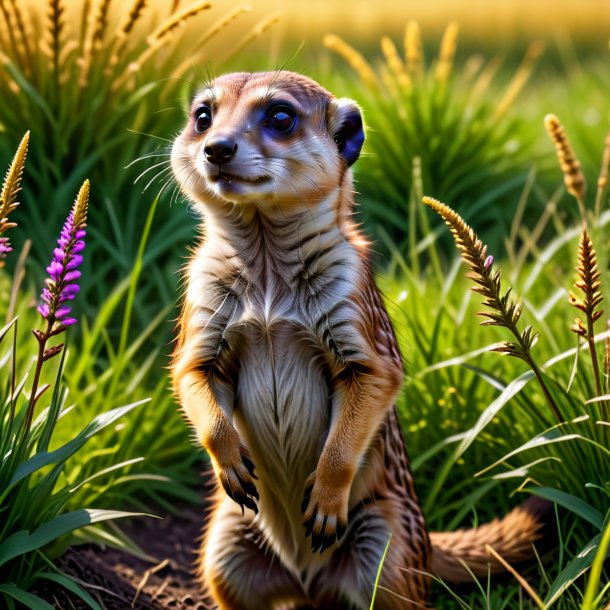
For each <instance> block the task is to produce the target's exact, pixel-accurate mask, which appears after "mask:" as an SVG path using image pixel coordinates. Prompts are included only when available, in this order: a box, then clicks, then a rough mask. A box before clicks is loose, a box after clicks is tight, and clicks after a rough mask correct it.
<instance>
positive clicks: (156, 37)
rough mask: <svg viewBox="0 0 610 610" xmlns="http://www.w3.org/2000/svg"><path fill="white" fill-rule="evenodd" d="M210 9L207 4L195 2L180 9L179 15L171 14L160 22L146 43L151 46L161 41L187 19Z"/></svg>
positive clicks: (210, 6) (209, 5)
mask: <svg viewBox="0 0 610 610" xmlns="http://www.w3.org/2000/svg"><path fill="white" fill-rule="evenodd" d="M210 8H212V5H211V4H210V3H209V2H196V3H195V4H191V5H190V6H187V7H186V8H184V9H182V10H181V11H180V12H179V13H172V14H171V16H170V17H168V18H167V19H165V20H164V21H162V22H161V23H160V24H159V26H158V27H157V29H155V31H154V32H153V33H152V34H151V35H150V36H149V37H148V39H147V40H148V43H149V44H150V45H153V44H154V43H155V42H158V41H160V40H162V39H163V38H165V37H166V36H167V35H168V34H169V33H170V32H172V31H174V30H175V29H176V28H177V27H178V26H180V25H182V24H183V23H185V22H186V21H187V20H188V19H190V18H191V17H194V16H195V15H198V14H199V13H201V12H202V11H205V10H208V9H210Z"/></svg>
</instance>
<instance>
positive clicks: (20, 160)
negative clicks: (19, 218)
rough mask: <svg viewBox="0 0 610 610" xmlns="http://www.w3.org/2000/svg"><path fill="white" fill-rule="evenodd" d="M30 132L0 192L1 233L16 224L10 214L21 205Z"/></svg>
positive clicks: (11, 165)
mask: <svg viewBox="0 0 610 610" xmlns="http://www.w3.org/2000/svg"><path fill="white" fill-rule="evenodd" d="M29 141H30V132H29V131H28V132H26V134H25V135H24V136H23V139H22V140H21V143H20V144H19V147H18V148H17V152H16V153H15V156H14V157H13V160H12V161H11V164H10V166H9V168H8V171H7V172H6V176H5V177H4V183H3V184H2V192H1V193H0V233H3V232H4V231H6V230H7V229H10V228H11V227H14V226H15V224H14V223H11V222H9V221H8V218H7V217H8V215H9V214H10V213H11V212H12V211H13V210H14V209H15V208H16V207H17V206H18V205H19V202H18V201H17V194H18V193H19V191H20V190H21V178H22V176H23V168H24V166H25V159H26V157H27V154H28V142H29Z"/></svg>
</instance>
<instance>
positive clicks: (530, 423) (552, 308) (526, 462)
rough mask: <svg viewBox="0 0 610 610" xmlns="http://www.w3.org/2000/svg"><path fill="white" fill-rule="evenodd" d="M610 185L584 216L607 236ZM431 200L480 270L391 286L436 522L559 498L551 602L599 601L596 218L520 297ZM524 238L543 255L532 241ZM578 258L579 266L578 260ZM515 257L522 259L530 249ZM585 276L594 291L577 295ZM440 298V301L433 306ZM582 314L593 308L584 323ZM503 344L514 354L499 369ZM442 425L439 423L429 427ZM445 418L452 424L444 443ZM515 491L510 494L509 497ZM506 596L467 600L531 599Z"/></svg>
mask: <svg viewBox="0 0 610 610" xmlns="http://www.w3.org/2000/svg"><path fill="white" fill-rule="evenodd" d="M548 123H551V125H549V127H550V128H551V129H550V131H551V132H552V135H553V136H554V139H555V142H556V144H557V145H558V147H559V149H560V153H561V154H560V159H561V160H562V161H563V169H564V172H565V177H566V184H567V186H568V188H570V189H572V191H573V194H574V195H575V196H576V197H577V198H582V191H581V190H580V188H578V186H577V185H578V184H579V182H578V180H577V179H576V180H575V176H577V174H575V170H574V167H575V166H576V163H577V162H576V160H575V157H574V153H573V151H572V150H568V149H567V147H568V146H569V144H568V143H567V140H566V139H565V136H563V137H558V136H557V127H558V124H557V119H555V118H554V117H553V119H552V120H551V119H549V121H547V124H548ZM602 139H603V138H602ZM569 159H571V163H569V162H568V161H567V160H569ZM607 163H608V161H607V159H606V165H607ZM602 175H603V171H602ZM601 182H602V184H603V180H602V181H601ZM575 185H576V186H575ZM601 191H602V192H601V193H599V192H598V193H597V195H596V196H591V197H590V198H589V206H588V208H587V211H586V213H585V218H584V219H583V221H584V222H587V219H589V223H590V224H591V226H590V232H591V233H592V234H596V235H602V234H603V230H604V227H606V225H607V223H608V222H609V221H610V214H609V213H608V212H607V211H606V212H605V213H602V214H601V215H597V214H595V213H594V211H595V206H594V205H593V203H594V200H601V201H602V202H606V200H607V196H606V195H605V194H604V192H603V188H602V189H601ZM426 202H427V203H428V205H430V206H432V207H433V208H434V209H435V210H436V211H437V212H438V213H439V214H440V215H441V216H442V217H443V219H444V220H445V221H446V222H447V224H449V226H450V228H451V230H452V232H453V233H454V236H455V238H456V242H457V244H458V248H459V249H460V251H461V253H462V255H463V257H464V259H465V261H466V264H467V267H468V268H469V273H468V275H469V277H468V278H466V279H465V280H463V279H461V277H460V275H459V274H456V273H455V272H449V273H448V274H447V279H445V280H444V281H438V276H435V275H434V274H430V275H429V276H428V280H422V279H419V278H415V277H413V275H407V276H406V277H405V278H401V279H400V280H396V279H394V280H386V284H385V285H384V288H385V291H386V294H387V295H388V301H389V303H390V307H391V308H393V311H394V320H395V321H396V320H397V315H398V312H400V313H401V314H402V315H403V316H404V317H405V319H406V323H403V324H400V323H399V324H398V328H399V331H400V332H399V335H401V340H402V342H403V345H406V346H407V347H405V348H404V349H405V350H406V354H407V359H408V364H409V367H408V377H407V383H406V387H405V391H404V396H403V398H402V400H401V402H400V405H399V406H400V412H401V414H402V417H403V419H404V422H405V433H406V438H407V445H408V446H409V449H410V452H411V454H412V455H414V456H415V459H414V460H413V468H414V471H415V476H416V480H417V481H421V483H420V493H421V496H422V500H423V502H424V507H425V512H426V516H427V519H428V523H429V525H430V527H431V528H432V529H441V528H447V527H448V528H450V529H452V528H455V527H457V526H459V525H460V524H462V523H463V522H464V519H465V518H467V517H468V515H471V514H472V515H474V518H475V522H476V521H478V522H480V521H483V520H486V519H489V518H491V517H492V516H494V515H498V514H502V513H505V512H506V510H507V502H506V499H507V498H508V497H509V496H510V495H511V493H514V492H515V491H519V490H520V489H521V488H525V491H527V492H529V493H536V494H538V495H541V496H542V497H545V498H547V499H550V500H552V501H554V502H556V503H557V504H558V506H561V507H562V508H563V509H565V511H567V512H568V513H570V516H567V515H565V514H564V515H563V516H561V517H560V518H559V521H558V528H559V532H560V546H561V550H560V554H559V557H558V561H557V562H556V563H555V564H554V565H553V564H550V565H546V566H545V565H544V564H543V565H542V566H541V568H540V572H541V574H540V576H539V577H538V578H539V580H537V583H538V584H537V587H538V595H539V597H540V598H541V600H540V603H541V604H542V605H541V606H540V604H539V606H540V607H545V608H546V607H551V606H554V607H560V608H561V607H565V608H573V607H576V606H577V605H580V604H581V603H582V607H589V606H588V604H590V603H591V601H590V600H592V599H594V598H595V599H597V602H596V603H602V602H601V599H602V598H605V597H607V595H608V574H607V573H603V571H602V570H601V569H599V566H600V565H601V564H600V563H599V562H600V559H597V564H596V566H597V567H596V571H595V572H594V573H593V574H592V576H591V578H590V579H589V581H588V583H587V586H586V587H585V586H584V584H583V579H582V578H581V577H582V575H583V574H584V573H586V571H587V570H588V569H589V568H590V567H591V565H592V562H593V561H594V560H595V557H596V556H603V555H604V554H605V553H606V551H605V550H603V547H602V546H601V537H602V535H605V534H604V532H605V529H606V527H607V525H606V524H607V519H608V516H609V515H610V487H609V484H610V483H609V482H610V471H609V470H608V464H610V462H609V461H608V457H609V456H610V453H609V449H608V447H609V445H610V443H609V442H608V427H607V426H608V424H607V423H605V422H608V421H609V419H610V418H609V416H608V407H607V401H608V398H609V397H608V394H607V383H608V382H607V378H608V377H607V376H608V369H607V368H605V367H607V365H604V367H601V366H600V365H599V362H598V356H597V351H598V350H599V345H600V344H602V345H604V341H606V343H605V346H606V347H605V348H604V349H603V350H601V351H603V352H604V354H605V356H604V362H608V353H607V350H608V341H607V339H606V336H607V333H603V332H599V331H600V330H601V329H598V330H596V329H595V328H594V325H595V323H596V321H597V320H598V319H599V318H600V317H601V309H600V304H601V301H602V292H601V290H602V285H603V284H602V285H600V280H602V281H603V280H604V279H605V278H603V277H601V275H602V274H600V272H599V271H598V268H602V269H604V268H605V266H602V267H598V264H597V261H596V254H595V250H594V248H593V245H592V242H591V238H590V237H589V236H588V232H587V229H586V228H583V226H582V225H581V226H580V227H578V226H577V227H575V228H574V230H569V231H567V232H566V233H564V234H563V235H561V236H559V238H560V239H559V241H558V240H551V242H550V243H549V244H548V245H546V246H544V247H542V248H541V249H540V250H538V249H536V256H533V257H532V259H533V260H532V261H530V262H528V260H527V259H528V258H529V256H526V257H525V261H526V262H525V263H524V267H523V268H522V273H521V274H520V276H521V277H520V279H519V281H518V282H517V286H516V287H515V288H516V292H517V293H518V294H519V296H520V299H519V301H520V304H518V303H517V301H516V300H515V299H516V297H514V296H513V295H512V294H511V295H510V296H509V295H508V293H507V292H505V291H503V290H502V288H501V279H500V275H499V271H497V270H496V269H497V265H498V263H497V262H496V261H494V260H493V258H491V257H489V255H488V252H487V249H486V247H485V246H484V245H483V243H482V242H481V241H480V240H479V239H478V237H477V235H476V234H475V233H474V232H473V230H472V229H471V228H470V227H468V225H466V224H465V223H464V221H463V220H462V219H461V218H460V217H459V215H458V214H456V213H455V212H454V211H453V210H451V209H450V208H448V207H447V206H444V205H443V204H440V203H438V202H436V201H434V200H431V199H426ZM582 203H583V206H584V201H582ZM575 207H576V208H577V209H578V206H575ZM554 213H557V211H555V212H554ZM516 221H517V222H518V219H517V220H516ZM547 222H548V220H547ZM579 235H580V239H579ZM522 247H524V248H528V251H530V252H531V244H529V245H528V244H527V243H526V244H524V245H523V246H522ZM396 256H397V257H399V255H398V254H397V255H396ZM577 257H578V260H579V263H578V266H577V271H576V275H575V277H574V275H573V274H572V271H571V269H572V264H573V263H572V264H570V263H571V261H573V260H575V259H576V258H577ZM516 258H522V257H520V256H519V255H518V253H517V257H516ZM570 259H571V260H570ZM565 261H567V262H568V264H565ZM541 262H542V263H543V264H542V266H541V267H540V266H539V265H540V263H541ZM401 264H402V266H404V267H406V265H405V263H404V261H402V262H401ZM550 269H552V273H549V272H548V271H549V270H550ZM528 275H529V277H528ZM532 277H535V279H534V280H533V281H532ZM473 280H474V286H475V290H476V292H480V293H481V294H482V295H483V296H484V298H485V303H484V305H486V307H485V308H484V309H485V310H484V312H483V314H482V315H483V316H484V318H485V319H486V320H485V322H484V323H483V324H484V325H485V326H489V325H490V324H491V328H481V326H479V325H478V324H477V323H476V321H475V320H476V318H475V316H474V313H476V311H477V310H480V304H479V303H478V299H477V300H476V301H477V302H474V303H473V299H471V298H469V297H467V296H465V295H467V294H468V291H467V287H468V284H471V282H472V281H473ZM572 282H575V286H576V290H575V292H576V291H578V292H579V293H580V294H581V295H582V296H578V295H577V294H572V295H571V296H570V298H569V299H568V292H567V288H568V286H569V285H570V284H571V283H572ZM606 283H607V282H606ZM471 285H472V284H471ZM405 288H406V290H405ZM431 303H434V304H436V305H435V306H433V308H432V309H431V307H430V304H431ZM521 306H522V307H521ZM579 312H580V313H579ZM575 314H577V315H580V316H582V315H583V314H584V318H585V319H583V320H581V321H578V322H576V323H575V324H574V325H572V322H571V320H573V319H574V315H575ZM521 318H524V319H527V322H530V323H531V326H530V325H527V326H525V324H526V323H522V322H521ZM430 321H432V322H433V323H432V324H430ZM571 325H572V326H573V327H572V329H571V330H572V331H573V332H574V334H572V333H571V332H570V326H571ZM532 326H535V327H537V329H538V332H539V334H538V333H535V331H534V330H533V329H532ZM490 331H495V332H490ZM500 331H503V332H502V333H500ZM483 333H485V334H483ZM507 334H508V335H509V336H508V337H506V335H507ZM405 335H407V336H405ZM511 335H512V338H511ZM574 336H576V337H577V338H578V342H575V341H574ZM507 338H508V339H509V341H508V342H507V340H506V339H507ZM485 345H487V348H485V347H484V346H485ZM413 346H417V349H414V348H413ZM490 351H499V352H500V353H502V354H504V355H505V358H504V359H503V360H502V363H503V364H502V365H501V366H500V368H498V365H497V364H494V363H493V361H492V360H491V358H492V356H493V354H490V353H489V352H490ZM496 357H497V356H496ZM536 382H537V383H536ZM415 405H416V406H417V410H416V411H415V409H414V406H415ZM486 405H487V406H486ZM414 411H415V412H414ZM431 422H436V424H437V427H436V428H432V429H430V428H431V427H430V423H431ZM438 428H440V429H441V430H444V431H445V433H444V434H443V435H442V436H444V437H445V438H444V439H443V440H440V441H439V434H438ZM502 496H503V497H504V498H505V499H500V500H498V498H501V497H502ZM494 498H495V501H494ZM483 499H485V500H484V501H483V503H482V500H483ZM481 506H483V507H484V510H481V509H480V508H478V507H481ZM569 523H571V525H568V524H569ZM597 548H601V549H602V550H600V551H596V549H597ZM530 579H531V577H530ZM496 595H498V593H497V591H495V592H494V593H491V592H490V590H488V589H487V588H486V587H485V585H484V583H483V585H482V586H481V588H480V589H479V593H476V592H475V593H473V594H471V595H470V596H469V597H467V601H465V602H464V603H463V604H462V605H461V607H465V608H469V607H479V604H481V605H482V606H483V607H489V608H496V607H502V606H503V604H505V603H507V604H508V606H507V607H513V604H518V605H515V606H514V607H528V603H529V602H527V601H525V602H523V601H519V602H517V601H514V600H516V599H517V597H516V596H517V593H516V592H515V591H513V592H512V593H507V595H508V597H506V599H504V600H503V601H493V602H492V601H491V600H492V599H497V598H496ZM502 596H503V594H502ZM462 597H463V596H462ZM526 597H527V596H526ZM450 598H451V599H453V600H454V601H456V596H455V594H454V593H453V592H451V591H449V592H448V593H447V595H445V596H442V594H441V597H440V599H441V600H444V601H439V602H438V607H444V604H445V603H449V601H448V600H449V599H450ZM508 599H512V600H513V601H510V602H508V601H507V600H508ZM476 600H479V601H476ZM457 603H461V602H459V601H458V602H457ZM606 603H607V602H606ZM523 604H525V605H523ZM602 605H603V604H602ZM600 607H601V606H600Z"/></svg>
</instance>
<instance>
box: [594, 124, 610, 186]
mask: <svg viewBox="0 0 610 610" xmlns="http://www.w3.org/2000/svg"><path fill="white" fill-rule="evenodd" d="M609 170H610V133H609V134H608V135H607V136H606V139H605V140H604V152H603V155H602V166H601V169H600V172H599V178H598V179H597V188H598V189H600V190H602V191H603V190H605V188H606V186H607V185H608V171H609Z"/></svg>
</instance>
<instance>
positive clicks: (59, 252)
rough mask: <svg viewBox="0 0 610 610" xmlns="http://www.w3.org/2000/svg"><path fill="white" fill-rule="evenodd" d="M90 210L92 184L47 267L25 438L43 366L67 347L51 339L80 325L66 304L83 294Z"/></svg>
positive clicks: (77, 204) (39, 391) (80, 199)
mask: <svg viewBox="0 0 610 610" xmlns="http://www.w3.org/2000/svg"><path fill="white" fill-rule="evenodd" d="M88 206H89V181H88V180H85V182H84V183H83V185H82V186H81V188H80V191H79V192H78V195H77V196H76V200H75V202H74V205H73V206H72V209H71V210H70V213H69V214H68V217H67V219H66V222H65V223H64V226H63V228H62V230H61V233H60V236H59V239H58V240H57V247H56V248H55V250H54V251H53V260H52V261H51V263H50V264H49V266H48V267H47V272H48V273H49V277H48V278H47V279H46V280H45V284H46V286H45V288H44V289H43V291H42V295H41V302H40V304H39V305H38V312H39V313H40V315H41V316H42V317H43V319H44V320H45V321H46V324H45V328H44V330H40V329H33V330H32V333H33V335H34V337H36V340H37V341H38V357H37V359H36V369H35V371H34V378H33V381H32V390H31V393H30V402H29V404H28V409H27V412H26V417H25V422H24V427H23V433H24V435H25V434H27V433H28V432H29V429H30V426H31V425H32V419H33V416H34V408H35V406H36V403H37V402H38V399H39V398H40V397H41V396H42V394H43V393H44V392H45V391H46V390H47V389H48V386H42V387H39V385H40V375H41V373H42V367H43V364H44V363H45V362H46V361H47V360H50V359H51V358H53V357H55V356H57V355H58V354H60V353H61V351H62V350H63V347H64V344H63V343H60V344H58V345H53V346H50V347H48V342H49V339H51V338H52V337H55V336H57V335H59V334H61V333H62V332H64V331H65V330H66V329H67V328H68V327H69V326H72V325H73V324H76V322H77V320H76V318H74V317H69V316H70V313H71V310H72V308H71V307H70V306H69V305H68V304H67V303H69V302H70V301H73V300H74V298H75V297H76V295H77V294H78V292H79V290H80V288H79V286H78V284H77V281H78V279H79V278H80V275H81V274H80V271H79V270H78V267H80V265H81V264H82V262H83V256H82V252H83V250H84V249H85V241H84V238H85V235H86V232H85V227H86V226H87V224H86V221H87V211H88Z"/></svg>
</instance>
